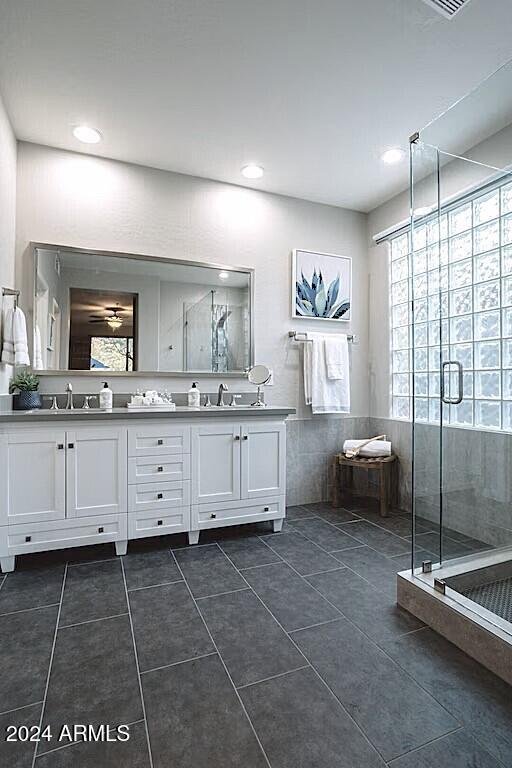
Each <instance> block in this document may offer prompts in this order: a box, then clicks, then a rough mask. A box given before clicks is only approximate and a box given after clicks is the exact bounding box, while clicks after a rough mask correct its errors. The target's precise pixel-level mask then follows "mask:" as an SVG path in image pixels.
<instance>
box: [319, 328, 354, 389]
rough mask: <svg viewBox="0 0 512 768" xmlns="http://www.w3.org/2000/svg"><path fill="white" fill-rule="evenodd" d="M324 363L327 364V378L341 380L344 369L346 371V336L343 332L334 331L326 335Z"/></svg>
mask: <svg viewBox="0 0 512 768" xmlns="http://www.w3.org/2000/svg"><path fill="white" fill-rule="evenodd" d="M324 345H325V363H326V365H327V378H328V379H331V380H339V381H343V379H344V378H345V371H348V366H349V362H348V338H347V336H346V335H345V334H344V333H336V334H333V335H329V336H326V337H325V339H324Z"/></svg>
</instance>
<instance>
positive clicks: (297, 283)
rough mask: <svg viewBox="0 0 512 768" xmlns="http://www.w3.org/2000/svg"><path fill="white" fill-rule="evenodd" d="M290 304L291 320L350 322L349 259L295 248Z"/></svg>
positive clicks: (350, 266) (350, 279) (350, 284)
mask: <svg viewBox="0 0 512 768" xmlns="http://www.w3.org/2000/svg"><path fill="white" fill-rule="evenodd" d="M315 275H316V278H315ZM320 276H321V280H320V281H319V280H318V278H319V277H320ZM324 276H325V278H324ZM336 280H337V283H336ZM319 286H320V287H319ZM291 303H292V317H293V318H298V319H302V320H323V321H324V322H331V323H348V322H351V320H352V257H351V256H343V255H341V254H336V253H324V252H323V251H310V250H307V249H303V248H294V249H293V251H292V284H291ZM347 304H348V306H346V305H347ZM309 312H311V314H309ZM322 312H323V313H322Z"/></svg>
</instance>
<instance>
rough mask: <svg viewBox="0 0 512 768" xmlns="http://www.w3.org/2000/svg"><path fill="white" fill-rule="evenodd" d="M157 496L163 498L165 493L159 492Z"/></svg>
mask: <svg viewBox="0 0 512 768" xmlns="http://www.w3.org/2000/svg"><path fill="white" fill-rule="evenodd" d="M156 497H157V499H163V497H164V495H163V493H157V495H156Z"/></svg>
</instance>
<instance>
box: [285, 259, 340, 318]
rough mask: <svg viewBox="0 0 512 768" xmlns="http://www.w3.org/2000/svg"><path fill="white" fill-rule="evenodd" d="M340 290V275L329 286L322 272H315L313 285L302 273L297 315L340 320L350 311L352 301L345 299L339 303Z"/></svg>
mask: <svg viewBox="0 0 512 768" xmlns="http://www.w3.org/2000/svg"><path fill="white" fill-rule="evenodd" d="M339 290H340V278H339V275H338V277H336V278H335V279H334V280H333V281H332V283H331V284H330V285H329V286H327V288H326V285H325V283H324V279H323V277H322V272H321V271H319V272H318V274H317V271H316V268H315V270H314V272H313V277H312V279H311V285H310V284H309V283H308V281H307V279H306V278H305V277H304V272H302V273H301V281H300V282H299V281H298V280H297V282H296V292H295V298H296V306H297V314H298V315H301V316H302V317H325V318H330V319H332V320H339V319H340V318H342V317H343V315H345V314H346V313H347V312H348V311H349V309H350V301H349V300H348V299H347V298H345V299H342V300H341V301H338V294H339Z"/></svg>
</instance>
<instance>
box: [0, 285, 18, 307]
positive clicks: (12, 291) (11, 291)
mask: <svg viewBox="0 0 512 768" xmlns="http://www.w3.org/2000/svg"><path fill="white" fill-rule="evenodd" d="M19 295H20V292H19V291H18V290H17V289H16V288H2V296H14V309H16V308H17V306H18V298H19Z"/></svg>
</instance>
